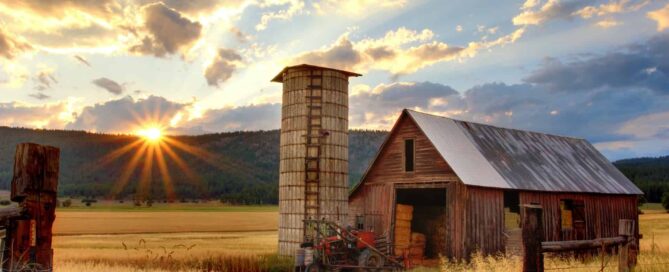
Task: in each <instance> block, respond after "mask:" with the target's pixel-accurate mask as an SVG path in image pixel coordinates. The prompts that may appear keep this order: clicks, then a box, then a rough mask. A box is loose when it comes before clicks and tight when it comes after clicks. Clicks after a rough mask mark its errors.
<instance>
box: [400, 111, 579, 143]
mask: <svg viewBox="0 0 669 272" xmlns="http://www.w3.org/2000/svg"><path fill="white" fill-rule="evenodd" d="M404 110H406V111H411V112H414V113H419V114H425V115H429V116H433V117H438V118H446V119H450V120H453V121H456V122H463V123H468V124H475V125H480V126H488V127H493V128H497V129H506V130H515V131H521V132H528V133H536V134H543V135H548V136H554V137H561V138H567V139H573V140H586V139H585V138H580V137H575V136H569V135H562V134H557V133H548V132H541V131H537V130H528V129H519V128H512V127H505V126H498V125H493V124H486V123H481V122H476V121H468V120H464V119H459V118H453V117H450V116H441V115H436V114H433V113H428V112H422V111H417V110H412V109H404ZM586 141H587V140H586Z"/></svg>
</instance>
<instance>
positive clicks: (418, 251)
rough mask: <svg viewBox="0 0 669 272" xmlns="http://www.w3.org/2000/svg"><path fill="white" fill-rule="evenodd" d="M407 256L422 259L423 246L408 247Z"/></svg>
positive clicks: (423, 253)
mask: <svg viewBox="0 0 669 272" xmlns="http://www.w3.org/2000/svg"><path fill="white" fill-rule="evenodd" d="M409 256H410V257H414V258H421V259H422V258H423V256H425V247H422V246H411V247H409Z"/></svg>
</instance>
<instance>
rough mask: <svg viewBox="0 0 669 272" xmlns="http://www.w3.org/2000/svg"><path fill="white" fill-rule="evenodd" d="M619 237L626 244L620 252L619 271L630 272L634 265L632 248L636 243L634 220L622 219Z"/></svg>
mask: <svg viewBox="0 0 669 272" xmlns="http://www.w3.org/2000/svg"><path fill="white" fill-rule="evenodd" d="M618 235H620V236H622V237H623V238H625V242H624V243H623V244H622V246H621V247H620V252H618V271H620V272H629V271H630V270H631V268H632V265H633V263H634V262H633V260H632V259H633V258H634V256H631V252H630V246H631V245H632V243H634V240H635V237H634V220H629V219H621V220H620V221H619V223H618Z"/></svg>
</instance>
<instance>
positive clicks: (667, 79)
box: [524, 34, 669, 94]
mask: <svg viewBox="0 0 669 272" xmlns="http://www.w3.org/2000/svg"><path fill="white" fill-rule="evenodd" d="M667 48H669V34H660V35H658V36H655V37H654V38H652V39H650V40H648V41H646V42H645V43H641V44H635V45H631V46H628V47H627V48H625V49H624V50H618V51H613V52H609V53H605V54H602V55H597V56H591V57H586V58H581V59H578V60H575V61H571V62H567V63H563V62H562V61H559V60H556V59H548V60H546V61H544V63H543V64H542V65H541V66H540V67H539V69H537V70H535V71H533V72H532V73H530V75H529V76H527V77H526V78H525V79H524V81H525V82H528V83H533V84H537V85H541V86H543V87H545V88H546V89H548V90H552V91H561V92H578V91H581V90H583V89H596V88H602V87H613V88H645V89H649V90H653V91H655V92H657V93H663V94H669V65H668V63H669V51H667V50H666V49H667Z"/></svg>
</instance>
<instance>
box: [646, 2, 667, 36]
mask: <svg viewBox="0 0 669 272" xmlns="http://www.w3.org/2000/svg"><path fill="white" fill-rule="evenodd" d="M648 18H650V19H653V20H655V21H656V22H657V31H664V30H665V29H668V28H669V4H667V5H666V6H664V7H663V8H660V9H658V10H654V11H651V12H648Z"/></svg>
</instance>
